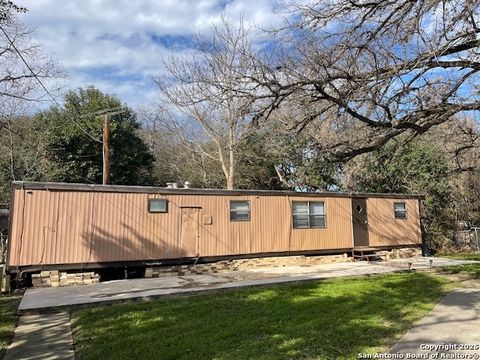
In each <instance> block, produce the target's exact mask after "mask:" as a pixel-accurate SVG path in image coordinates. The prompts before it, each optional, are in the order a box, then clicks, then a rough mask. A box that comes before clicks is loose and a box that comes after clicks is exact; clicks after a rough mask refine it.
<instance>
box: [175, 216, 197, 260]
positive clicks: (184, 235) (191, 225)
mask: <svg viewBox="0 0 480 360" xmlns="http://www.w3.org/2000/svg"><path fill="white" fill-rule="evenodd" d="M199 216H200V208H188V207H185V208H182V219H181V228H180V256H181V257H196V256H198V235H199V234H198V221H199Z"/></svg>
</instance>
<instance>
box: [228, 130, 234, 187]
mask: <svg viewBox="0 0 480 360" xmlns="http://www.w3.org/2000/svg"><path fill="white" fill-rule="evenodd" d="M228 142H229V144H228V145H229V146H228V160H229V168H228V176H227V190H233V189H234V187H235V183H234V176H235V149H234V148H235V130H234V129H233V127H232V126H230V130H229V133H228Z"/></svg>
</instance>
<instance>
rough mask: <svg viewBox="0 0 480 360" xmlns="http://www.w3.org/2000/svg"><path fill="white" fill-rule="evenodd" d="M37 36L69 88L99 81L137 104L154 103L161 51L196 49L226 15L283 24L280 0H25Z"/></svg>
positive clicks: (251, 23)
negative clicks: (198, 37) (196, 41)
mask: <svg viewBox="0 0 480 360" xmlns="http://www.w3.org/2000/svg"><path fill="white" fill-rule="evenodd" d="M17 3H18V4H19V5H22V6H25V7H26V8H27V9H28V10H29V11H28V12H27V13H26V14H21V15H19V17H20V19H21V20H22V21H23V22H24V23H25V24H26V25H28V26H31V27H33V28H35V29H36V40H38V41H39V42H40V43H42V44H43V46H44V48H45V52H46V53H48V54H51V55H53V56H54V57H55V58H56V59H57V60H58V62H59V64H60V65H61V66H62V67H63V68H64V69H65V70H66V71H67V72H68V75H69V78H68V79H67V81H66V88H67V89H74V88H78V87H83V86H88V85H94V86H95V87H97V88H99V89H100V90H102V91H104V92H106V93H109V94H114V95H116V96H118V97H119V98H120V99H121V100H122V101H124V102H126V103H127V104H129V105H132V106H138V105H143V104H148V103H150V102H152V101H154V100H155V97H156V92H155V87H154V85H153V81H152V78H153V77H157V76H162V74H163V73H164V68H163V65H162V61H161V58H162V56H168V55H169V54H170V53H171V52H184V51H189V48H190V47H191V40H192V36H194V35H195V34H197V33H207V32H208V31H209V29H210V28H211V26H212V24H217V23H219V21H220V18H221V16H222V15H225V16H226V17H227V18H229V19H231V20H232V21H238V19H239V18H240V15H241V14H242V15H243V17H244V21H245V24H246V26H251V27H269V26H272V25H273V24H274V23H276V22H277V21H279V16H278V15H277V14H275V13H274V12H273V11H272V10H273V9H274V7H275V3H276V1H275V0H231V1H227V0H198V1H195V0H190V1H189V0H161V1H151V0H134V1H132V0H81V1H80V0H18V1H17Z"/></svg>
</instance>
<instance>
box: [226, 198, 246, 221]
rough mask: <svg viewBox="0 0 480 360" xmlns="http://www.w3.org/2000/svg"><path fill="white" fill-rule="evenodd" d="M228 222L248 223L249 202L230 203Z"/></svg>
mask: <svg viewBox="0 0 480 360" xmlns="http://www.w3.org/2000/svg"><path fill="white" fill-rule="evenodd" d="M230 221H250V201H230Z"/></svg>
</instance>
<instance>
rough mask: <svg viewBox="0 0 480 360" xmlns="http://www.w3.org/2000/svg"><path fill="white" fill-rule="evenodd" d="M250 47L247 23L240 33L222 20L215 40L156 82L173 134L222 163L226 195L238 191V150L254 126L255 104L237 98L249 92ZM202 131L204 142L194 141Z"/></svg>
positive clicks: (171, 65) (173, 62)
mask: <svg viewBox="0 0 480 360" xmlns="http://www.w3.org/2000/svg"><path fill="white" fill-rule="evenodd" d="M251 47H252V45H251V40H250V34H249V32H248V31H247V30H246V29H245V27H244V25H243V22H240V25H239V27H238V28H235V27H233V26H231V25H230V24H229V23H228V22H227V21H226V20H225V19H223V21H222V23H221V25H220V26H216V27H214V28H213V32H212V35H211V37H210V38H208V39H202V38H200V37H198V38H197V41H196V49H195V51H194V52H191V53H188V54H186V55H176V56H173V57H172V58H170V59H168V60H167V61H166V65H167V69H168V74H169V78H167V79H163V78H162V79H157V80H156V83H157V85H158V88H159V89H160V92H161V94H162V95H163V96H164V97H165V98H166V99H167V100H168V101H169V102H170V103H171V104H172V105H173V106H174V108H175V109H176V114H174V116H172V117H171V119H170V120H172V121H171V124H170V128H171V129H173V130H174V131H175V132H176V133H177V134H178V135H179V136H180V137H181V141H182V143H183V144H186V145H189V146H190V147H191V148H192V150H193V149H195V151H199V152H200V153H201V157H206V158H209V159H214V160H215V161H218V162H220V164H221V167H222V171H223V174H224V176H225V179H226V184H227V189H233V188H234V187H235V161H236V152H237V145H238V143H239V141H241V139H242V137H243V136H244V135H245V134H246V132H247V131H248V128H249V124H250V122H251V118H250V113H251V107H250V105H251V102H250V100H249V99H248V98H246V97H243V96H238V95H239V94H244V93H245V91H246V90H245V89H247V88H248V87H249V86H250V83H249V80H248V79H247V78H246V77H245V74H248V73H249V72H250V71H251V70H250V69H251V68H252V57H251V55H250V54H251V53H252V49H251ZM178 113H180V114H181V115H183V118H182V116H179V114H178ZM199 130H200V131H201V133H202V135H201V136H202V138H203V139H202V138H198V137H195V135H194V134H195V133H198V132H199ZM205 139H207V140H208V141H207V142H211V143H213V144H214V149H212V148H211V146H209V145H208V146H204V145H205V144H206V143H207V142H206V141H205ZM212 150H213V151H212Z"/></svg>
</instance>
